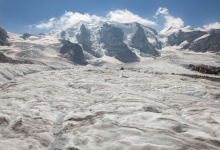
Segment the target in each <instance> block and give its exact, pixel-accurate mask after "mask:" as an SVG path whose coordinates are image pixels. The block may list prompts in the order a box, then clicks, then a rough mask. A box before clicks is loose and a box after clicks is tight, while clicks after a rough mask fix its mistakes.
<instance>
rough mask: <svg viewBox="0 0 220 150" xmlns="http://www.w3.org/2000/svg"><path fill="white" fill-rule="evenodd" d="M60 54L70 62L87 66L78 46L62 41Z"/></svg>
mask: <svg viewBox="0 0 220 150" xmlns="http://www.w3.org/2000/svg"><path fill="white" fill-rule="evenodd" d="M62 44H63V46H62V47H61V50H60V53H61V54H63V55H64V57H65V58H67V59H68V60H70V61H73V62H75V63H77V64H80V65H87V64H88V63H87V61H86V59H85V56H84V54H83V50H82V48H81V47H80V46H79V45H78V44H74V43H71V42H70V41H66V40H64V41H62Z"/></svg>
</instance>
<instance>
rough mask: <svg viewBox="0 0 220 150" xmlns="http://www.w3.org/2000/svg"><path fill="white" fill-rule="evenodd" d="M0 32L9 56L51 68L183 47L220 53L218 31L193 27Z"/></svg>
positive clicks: (87, 26)
mask: <svg viewBox="0 0 220 150" xmlns="http://www.w3.org/2000/svg"><path fill="white" fill-rule="evenodd" d="M0 33H1V34H0V35H1V44H2V45H10V44H9V43H11V46H10V47H7V48H6V47H4V49H3V51H4V54H5V55H6V56H9V57H12V58H13V57H14V58H15V59H31V60H34V61H41V62H43V63H47V64H50V65H51V64H55V63H57V62H59V63H60V64H62V65H64V64H65V65H67V66H68V65H69V64H71V63H75V64H79V65H86V64H87V63H90V64H92V65H94V64H99V65H100V64H103V63H105V62H106V60H104V59H105V58H108V57H110V58H112V59H117V60H118V61H120V62H122V63H132V62H138V61H142V60H145V59H147V58H158V57H160V56H161V49H162V48H165V47H167V46H180V47H181V49H187V50H191V51H194V52H213V53H218V52H219V50H220V45H219V43H220V42H219V38H220V32H219V30H211V31H207V30H204V29H194V28H192V27H190V26H187V27H184V28H170V29H169V30H167V31H166V32H164V33H158V32H157V31H156V30H154V29H152V28H149V27H146V26H144V25H142V24H140V23H137V22H134V23H118V22H112V21H107V22H103V21H100V22H95V23H88V22H84V21H81V22H78V23H77V24H75V25H73V26H72V27H70V28H67V29H66V30H63V31H62V30H51V31H49V32H48V33H44V34H38V35H31V34H28V33H25V34H24V35H22V36H21V35H17V34H14V33H10V32H8V33H7V32H6V31H5V30H3V29H1V30H0ZM62 41H65V42H62ZM77 45H78V46H77ZM63 49H65V53H64V50H63ZM81 50H82V51H81Z"/></svg>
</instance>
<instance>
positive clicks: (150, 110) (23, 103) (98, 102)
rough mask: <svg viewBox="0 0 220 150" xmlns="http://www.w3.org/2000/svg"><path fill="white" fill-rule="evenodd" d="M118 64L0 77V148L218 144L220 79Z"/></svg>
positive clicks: (93, 149)
mask: <svg viewBox="0 0 220 150" xmlns="http://www.w3.org/2000/svg"><path fill="white" fill-rule="evenodd" d="M116 68H119V67H118V66H117V67H109V68H96V67H75V68H74V69H66V70H59V71H57V70H53V71H42V72H38V73H35V74H28V75H26V76H24V77H20V78H15V79H13V80H11V81H8V82H5V83H3V84H1V85H0V101H1V105H0V149H1V150H31V149H33V150H49V149H50V150H59V149H67V150H146V149H149V150H155V149H156V150H171V149H176V150H180V149H184V150H185V149H190V150H193V149H220V125H219V124H220V94H219V91H220V83H215V82H211V81H207V80H203V79H193V78H188V77H182V76H178V75H170V74H152V73H149V72H144V71H141V70H140V71H136V70H134V69H133V70H132V69H130V70H129V69H128V68H125V70H123V71H119V70H117V69H116ZM56 142H58V144H57V143H56ZM59 143H60V144H59Z"/></svg>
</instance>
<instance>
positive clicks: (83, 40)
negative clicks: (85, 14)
mask: <svg viewBox="0 0 220 150" xmlns="http://www.w3.org/2000/svg"><path fill="white" fill-rule="evenodd" d="M80 31H81V33H80V34H77V35H76V38H77V40H78V42H79V44H82V48H83V50H84V51H86V52H88V53H90V54H92V55H93V56H95V57H98V58H99V57H100V55H99V54H97V53H96V52H95V51H93V50H92V42H91V40H90V32H89V30H88V29H86V27H85V25H84V24H82V25H81V27H80ZM61 36H62V34H61Z"/></svg>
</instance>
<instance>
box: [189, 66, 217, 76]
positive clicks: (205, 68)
mask: <svg viewBox="0 0 220 150" xmlns="http://www.w3.org/2000/svg"><path fill="white" fill-rule="evenodd" d="M189 69H191V70H193V71H198V72H200V73H204V74H215V75H218V74H220V67H214V66H207V65H192V64H190V65H189Z"/></svg>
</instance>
